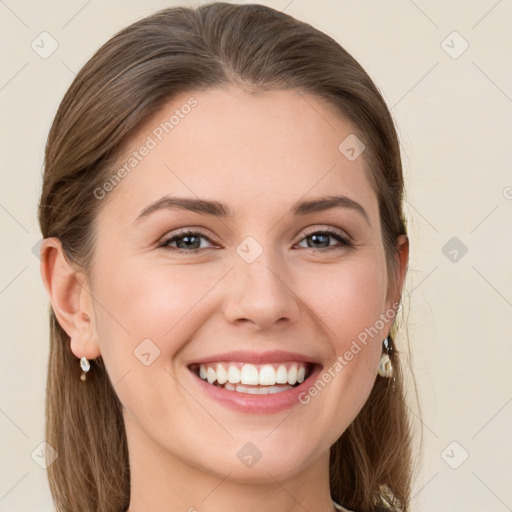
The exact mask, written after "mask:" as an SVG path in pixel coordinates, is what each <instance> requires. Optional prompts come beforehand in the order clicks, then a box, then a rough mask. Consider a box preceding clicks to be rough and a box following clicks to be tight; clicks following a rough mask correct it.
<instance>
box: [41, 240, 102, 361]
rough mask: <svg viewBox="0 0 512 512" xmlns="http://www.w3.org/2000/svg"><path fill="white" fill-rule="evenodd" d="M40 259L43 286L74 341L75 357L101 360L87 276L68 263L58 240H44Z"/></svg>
mask: <svg viewBox="0 0 512 512" xmlns="http://www.w3.org/2000/svg"><path fill="white" fill-rule="evenodd" d="M40 256H41V277H42V279H43V283H44V286H45V288H46V291H47V293H48V295H49V297H50V302H51V303H52V307H53V311H54V312H55V316H56V317H57V320H58V322H59V324H60V326H61V327H62V328H63V329H64V331H66V333H67V335H68V336H69V337H70V338H71V350H72V352H73V354H74V355H75V356H76V357H77V358H81V357H86V358H87V359H94V358H96V357H98V356H99V355H100V350H99V344H98V336H97V333H96V328H95V325H96V324H95V316H94V309H93V298H92V295H91V292H90V287H89V289H88V286H87V284H88V283H87V280H86V278H85V276H84V274H83V273H80V272H78V271H76V270H75V269H74V268H73V267H72V265H71V264H70V263H69V262H68V260H67V259H66V256H65V255H64V252H63V250H62V244H61V242H60V240H59V239H58V238H55V237H52V238H45V239H44V240H43V242H42V244H41V254H40Z"/></svg>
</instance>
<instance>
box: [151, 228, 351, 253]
mask: <svg viewBox="0 0 512 512" xmlns="http://www.w3.org/2000/svg"><path fill="white" fill-rule="evenodd" d="M318 234H321V235H328V236H329V237H332V238H336V239H337V240H338V241H339V242H340V243H341V245H339V246H336V245H335V246H332V247H328V248H325V249H315V248H314V247H311V248H310V249H312V250H313V251H320V252H327V251H332V250H337V249H338V250H339V249H343V248H351V247H353V243H352V242H351V240H350V239H349V238H348V237H347V236H346V235H344V234H343V233H342V232H341V231H338V230H335V229H332V228H326V229H316V230H313V231H309V232H307V233H305V234H304V237H303V238H302V239H301V240H300V241H301V242H302V241H303V240H304V239H306V238H308V237H310V236H312V235H318ZM185 236H199V237H200V238H204V239H206V240H208V241H209V242H210V243H216V242H215V240H213V239H212V238H210V237H208V236H206V235H205V234H203V233H202V232H200V231H193V230H183V231H180V232H179V233H176V234H174V235H173V236H171V237H169V238H165V239H164V240H162V242H160V243H159V247H160V248H163V249H167V250H171V251H174V252H177V253H181V254H195V253H198V252H199V251H201V250H203V249H191V250H188V249H187V250H185V249H178V248H175V247H170V246H169V245H168V244H169V243H170V242H175V241H176V240H178V239H180V238H183V237H185ZM303 249H308V247H304V248H303Z"/></svg>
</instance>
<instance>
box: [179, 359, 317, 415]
mask: <svg viewBox="0 0 512 512" xmlns="http://www.w3.org/2000/svg"><path fill="white" fill-rule="evenodd" d="M321 369H322V368H321V366H320V365H316V366H315V367H314V369H313V371H312V372H311V374H310V376H309V377H308V378H307V379H305V380H304V381H303V382H301V383H300V384H299V385H298V386H296V387H294V388H291V389H287V390H286V391H280V392H279V393H270V394H267V395H251V394H249V393H239V392H238V391H229V390H227V389H224V388H220V387H217V386H214V385H213V384H209V383H208V382H206V381H205V380H203V379H201V377H199V376H198V375H196V374H195V373H194V372H192V371H191V370H189V371H190V373H191V374H192V376H193V377H194V379H195V380H196V381H197V383H198V384H199V386H200V387H201V389H202V390H203V391H204V392H205V393H206V394H207V395H208V396H209V397H210V398H212V399H213V400H216V401H218V402H220V403H221V404H222V405H225V406H227V407H230V408H231V409H235V410H237V411H241V412H246V413H253V414H275V413H277V412H280V411H284V410H285V409H289V408H290V407H293V406H294V405H298V404H300V402H299V395H300V394H301V393H303V392H305V391H306V390H307V389H308V388H309V387H310V385H311V383H312V382H314V380H315V377H316V376H317V375H318V374H319V373H320V370H321Z"/></svg>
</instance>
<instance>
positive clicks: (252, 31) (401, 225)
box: [39, 3, 413, 512]
mask: <svg viewBox="0 0 512 512" xmlns="http://www.w3.org/2000/svg"><path fill="white" fill-rule="evenodd" d="M230 84H234V85H237V86H239V87H242V88H244V89H247V90H251V91H253V92H260V91H265V90H272V89H274V90H275V89H293V90H295V91H299V92H301V93H308V94H313V95H315V96H316V97H319V98H322V99H324V100H327V101H328V102H329V104H330V105H331V106H332V107H333V108H335V109H337V112H338V113H339V115H340V116H343V118H344V119H347V120H349V122H350V123H351V124H352V125H353V126H354V127H355V128H354V129H355V130H357V136H358V137H359V138H360V139H361V140H362V141H364V143H365V145H366V150H365V153H364V155H363V156H364V162H365V166H366V172H367V174H368V177H369V180H370V182H371V184H372V187H373V188H374V190H375V193H376V195H377V197H378V204H379V212H380V219H381V228H382V241H383V244H384V248H385V251H386V262H387V270H388V274H389V277H390V283H391V285H392V286H393V283H396V277H397V260H396V255H397V245H396V244H397V239H398V237H399V235H402V234H406V224H405V220H404V215H403V211H402V202H403V188H404V183H403V177H402V165H401V156H400V149H399V142H398V137H397V133H396V131H395V127H394V123H393V120H392V118H391V115H390V113H389V111H388V108H387V107H386V104H385V102H384V100H383V98H382V96H381V94H380V93H379V91H378V89H377V87H376V86H375V85H374V83H373V82H372V80H371V79H370V77H369V76H368V75H367V74H366V72H365V71H364V70H363V68H362V67H361V66H360V65H359V64H358V63H357V62H356V60H355V59H354V58H353V57H352V56H351V55H350V54H349V53H348V52H347V51H345V50H344V49H343V48H342V47H341V46H340V45H339V44H338V43H337V42H336V41H334V40H333V39H332V38H331V37H329V36H327V35H326V34H324V33H322V32H320V31H318V30H317V29H315V28H313V27H312V26H310V25H308V24H306V23H303V22H300V21H298V20H296V19H294V18H293V17H291V16H289V15H286V14H284V13H282V12H279V11H277V10H274V9H272V8H269V7H264V6H261V5H235V4H229V3H214V4H210V5H204V6H202V7H199V8H197V9H190V8H184V7H179V8H169V9H165V10H162V11H160V12H157V13H155V14H154V15H151V16H149V17H146V18H144V19H142V20H140V21H137V22H136V23H134V24H132V25H130V26H128V27H127V28H125V29H123V30H121V31H120V32H119V33H117V34H116V35H115V36H113V37H112V38H111V39H110V40H109V41H107V42H106V43H105V44H104V45H103V46H102V47H101V48H100V49H99V50H98V51H97V52H96V53H95V55H94V56H93V57H92V58H91V59H90V60H89V61H88V62H87V63H86V64H85V66H84V67H83V68H82V69H81V71H80V72H79V73H78V74H77V76H76V78H75V79H74V81H73V83H72V84H71V86H70V87H69V90H68V91H67V93H66V95H65V96H64V98H63V100H62V102H61V104H60V106H59V109H58V111H57V114H56V116H55V119H54V121H53V124H52V127H51V130H50V133H49V136H48V141H47V145H46V152H45V169H44V177H43V187H42V194H41V199H40V203H39V222H40V227H41V232H42V235H43V237H44V238H48V237H58V238H59V239H60V241H61V243H62V247H63V250H64V253H65V255H66V258H67V259H68V261H69V262H70V263H71V264H72V265H73V266H74V267H75V268H76V269H78V270H80V271H83V272H85V273H86V275H87V274H88V273H89V272H91V271H92V270H93V269H91V267H90V262H91V255H92V253H93V250H94V242H95V238H94V233H95V232H94V223H95V219H96V218H97V215H98V211H99V208H100V205H102V204H104V203H105V201H106V200H105V201H98V200H96V199H95V196H94V191H95V190H96V189H97V188H98V187H101V186H102V185H103V184H104V183H105V181H106V180H107V179H108V178H109V177H110V176H111V175H112V174H113V171H114V170H115V167H114V164H115V162H116V158H118V157H119V155H120V152H121V151H122V149H123V145H124V144H125V143H126V141H127V140H128V139H129V137H130V136H132V135H133V134H135V133H137V129H138V128H139V127H140V126H141V125H142V124H143V123H144V122H145V121H146V120H147V119H148V118H149V117H150V116H152V115H153V114H155V113H156V112H158V111H159V110H160V109H161V108H162V107H163V106H164V105H165V104H166V103H167V102H168V101H169V100H171V99H172V98H173V97H174V96H176V95H177V94H179V93H182V92H186V91H193V90H205V89H208V88H211V87H215V86H222V85H230ZM340 142H341V141H340ZM398 291H399V292H401V290H398ZM49 313H50V354H49V361H48V381H47V390H46V440H47V442H48V443H49V444H50V445H51V446H52V447H53V448H54V449H55V450H57V453H58V458H57V459H56V460H55V462H54V463H53V464H51V465H50V466H49V468H48V479H49V485H50V490H51V493H52V496H53V499H54V503H55V505H56V507H57V510H58V511H66V512H77V511H83V510H87V511H98V512H99V511H101V512H119V511H123V510H126V508H127V507H128V505H129V499H130V473H129V461H128V448H127V441H126V434H125V430H124V422H123V417H122V413H121V404H120V402H119V399H118V398H117V395H116V393H115V391H114V387H113V385H112V382H111V381H110V379H109V376H108V374H107V372H106V370H105V366H104V364H103V361H102V358H101V357H98V358H97V359H96V360H94V361H91V364H92V369H91V371H90V372H89V374H88V378H87V382H86V384H84V383H82V382H81V381H80V373H81V371H80V368H79V365H78V361H77V359H76V357H75V356H74V355H73V353H72V352H71V349H70V343H69V342H70V340H69V336H68V335H67V334H66V332H65V331H64V330H63V329H62V327H61V326H60V325H59V323H58V321H57V319H56V316H55V314H54V312H53V309H52V308H51V307H50V311H49ZM396 330H397V323H395V324H394V325H393V329H392V336H391V338H392V339H393V338H395V337H396ZM401 355H402V353H401V352H399V351H398V350H396V346H395V350H394V351H393V352H392V354H391V360H392V364H393V367H394V379H387V378H382V377H377V378H376V380H375V384H374V386H373V389H372V391H371V394H370V396H369V399H368V400H367V402H366V404H365V405H364V407H363V408H362V410H361V411H360V413H359V414H358V416H357V417H356V419H355V420H354V421H353V423H352V424H351V425H350V426H349V427H348V429H347V430H346V431H345V432H344V433H343V435H342V436H341V437H340V438H339V439H338V440H337V441H336V443H335V444H334V445H333V446H332V447H331V454H330V485H331V495H332V498H333V499H334V500H336V501H338V502H339V503H341V504H343V505H344V506H345V507H347V508H350V509H354V510H357V511H358V512H375V511H378V510H383V509H386V510H393V511H406V510H410V508H409V507H410V504H409V502H410V491H411V475H412V470H413V466H412V461H411V459H412V457H411V441H412V434H411V432H412V428H411V424H410V417H409V414H408V407H407V405H406V404H405V393H404V391H405V390H404V385H403V382H404V379H403V373H402V361H401V358H400V356H401Z"/></svg>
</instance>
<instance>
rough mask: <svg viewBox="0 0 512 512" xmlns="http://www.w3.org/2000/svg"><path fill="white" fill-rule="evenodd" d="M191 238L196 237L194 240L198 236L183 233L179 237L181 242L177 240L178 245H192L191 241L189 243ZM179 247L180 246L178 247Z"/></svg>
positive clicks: (188, 246) (187, 246) (186, 246)
mask: <svg viewBox="0 0 512 512" xmlns="http://www.w3.org/2000/svg"><path fill="white" fill-rule="evenodd" d="M193 239H196V241H197V240H198V237H197V236H193V235H192V236H190V235H184V236H182V237H181V240H183V244H181V243H180V242H179V241H178V246H180V245H182V246H184V247H185V248H190V247H191V245H194V244H193V243H192V244H191V243H190V240H193ZM178 240H180V239H178ZM196 245H197V244H196ZM180 248H181V247H180ZM193 248H194V249H196V248H197V247H195V246H194V247H193Z"/></svg>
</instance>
